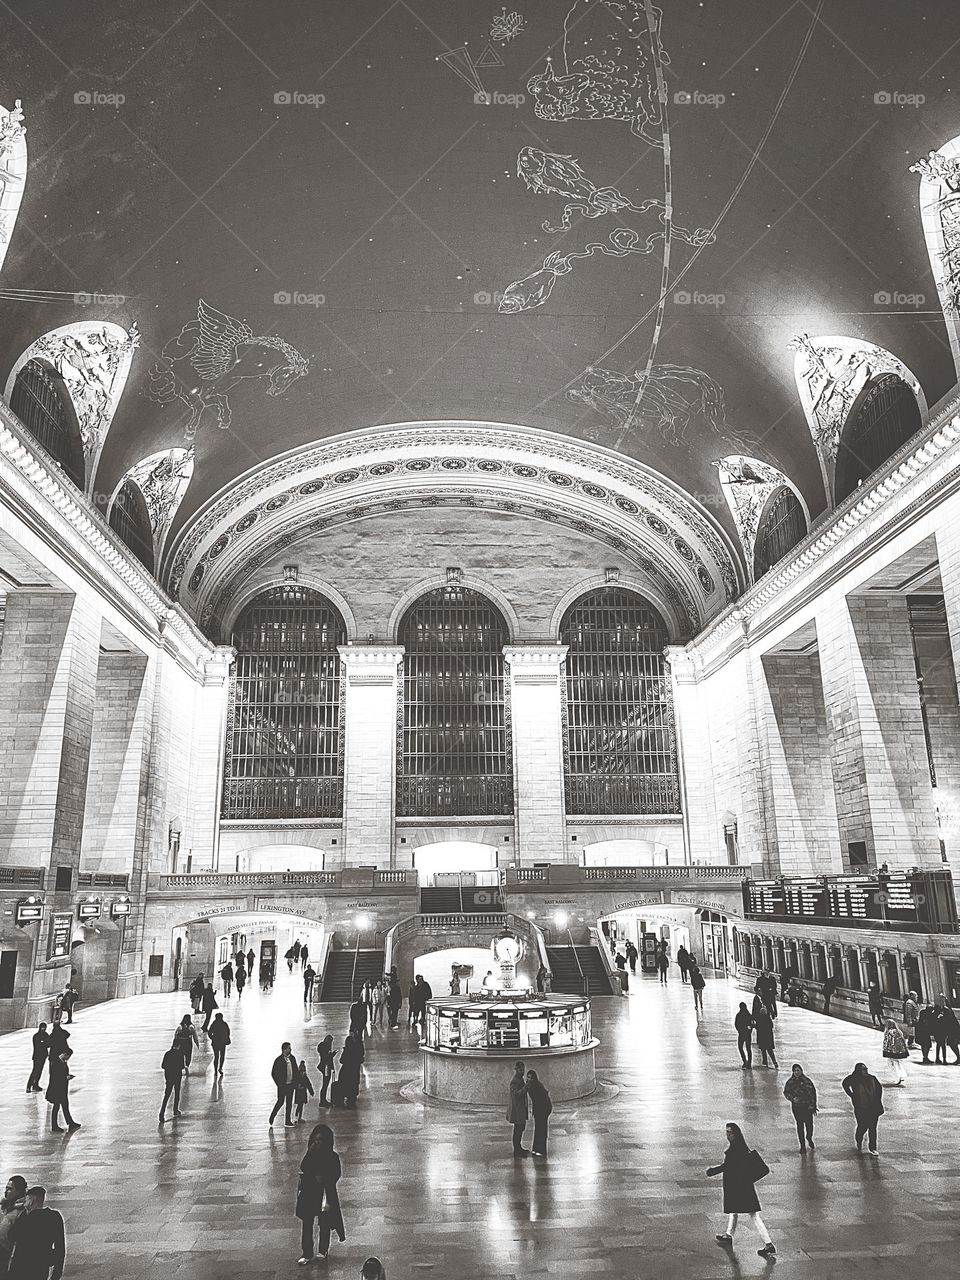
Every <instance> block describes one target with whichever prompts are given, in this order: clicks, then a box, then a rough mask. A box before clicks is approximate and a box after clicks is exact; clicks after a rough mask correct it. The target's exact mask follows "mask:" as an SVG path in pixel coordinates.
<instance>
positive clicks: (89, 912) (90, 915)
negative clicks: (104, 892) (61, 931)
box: [77, 898, 103, 920]
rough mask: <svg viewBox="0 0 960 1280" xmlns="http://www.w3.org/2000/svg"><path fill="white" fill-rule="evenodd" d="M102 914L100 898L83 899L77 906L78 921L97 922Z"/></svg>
mask: <svg viewBox="0 0 960 1280" xmlns="http://www.w3.org/2000/svg"><path fill="white" fill-rule="evenodd" d="M102 914H103V900H102V899H101V898H84V900H83V901H82V902H81V903H79V904H78V906H77V916H78V918H79V919H80V920H99V919H100V917H101V915H102Z"/></svg>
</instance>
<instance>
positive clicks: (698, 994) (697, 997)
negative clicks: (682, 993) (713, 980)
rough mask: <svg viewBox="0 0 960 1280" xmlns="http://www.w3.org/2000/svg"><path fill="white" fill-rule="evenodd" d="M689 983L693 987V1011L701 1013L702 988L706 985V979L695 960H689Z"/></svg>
mask: <svg viewBox="0 0 960 1280" xmlns="http://www.w3.org/2000/svg"><path fill="white" fill-rule="evenodd" d="M690 985H691V987H693V1008H694V1012H695V1013H697V1012H699V1013H703V988H704V987H705V986H706V985H707V980H706V978H704V976H703V974H702V973H701V972H700V967H699V965H698V964H697V962H696V961H695V960H692V961H691V962H690Z"/></svg>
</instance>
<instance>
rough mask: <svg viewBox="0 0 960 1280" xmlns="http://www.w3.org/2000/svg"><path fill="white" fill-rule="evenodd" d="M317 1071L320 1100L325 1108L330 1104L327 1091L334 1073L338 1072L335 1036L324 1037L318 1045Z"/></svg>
mask: <svg viewBox="0 0 960 1280" xmlns="http://www.w3.org/2000/svg"><path fill="white" fill-rule="evenodd" d="M317 1070H318V1071H319V1072H320V1097H319V1099H318V1101H319V1104H320V1106H321V1107H325V1106H327V1105H328V1103H329V1101H330V1100H329V1098H328V1097H327V1090H328V1089H329V1088H330V1081H331V1080H332V1079H333V1073H334V1071H335V1070H336V1064H335V1062H334V1054H333V1036H324V1037H323V1039H322V1040H321V1041H320V1043H319V1044H318V1045H317Z"/></svg>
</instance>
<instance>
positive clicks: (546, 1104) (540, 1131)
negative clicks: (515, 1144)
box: [527, 1070, 553, 1156]
mask: <svg viewBox="0 0 960 1280" xmlns="http://www.w3.org/2000/svg"><path fill="white" fill-rule="evenodd" d="M527 1097H528V1098H529V1099H530V1110H531V1111H532V1112H533V1143H532V1144H531V1147H530V1153H531V1155H535V1156H545V1155H546V1154H547V1122H548V1120H549V1118H550V1112H551V1111H552V1110H553V1103H552V1102H551V1100H550V1092H549V1090H548V1089H547V1086H546V1085H545V1084H544V1083H543V1081H542V1080H541V1079H540V1077H539V1076H538V1075H537V1073H536V1071H532V1070H531V1071H528V1072H527Z"/></svg>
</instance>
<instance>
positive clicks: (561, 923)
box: [553, 911, 568, 929]
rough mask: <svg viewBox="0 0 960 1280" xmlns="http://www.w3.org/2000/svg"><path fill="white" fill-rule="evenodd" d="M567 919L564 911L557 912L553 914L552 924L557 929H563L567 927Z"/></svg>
mask: <svg viewBox="0 0 960 1280" xmlns="http://www.w3.org/2000/svg"><path fill="white" fill-rule="evenodd" d="M567 919H568V917H567V913H566V912H565V911H557V912H556V913H555V914H554V917H553V923H554V924H555V925H556V926H557V928H558V929H565V928H566V927H567Z"/></svg>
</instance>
